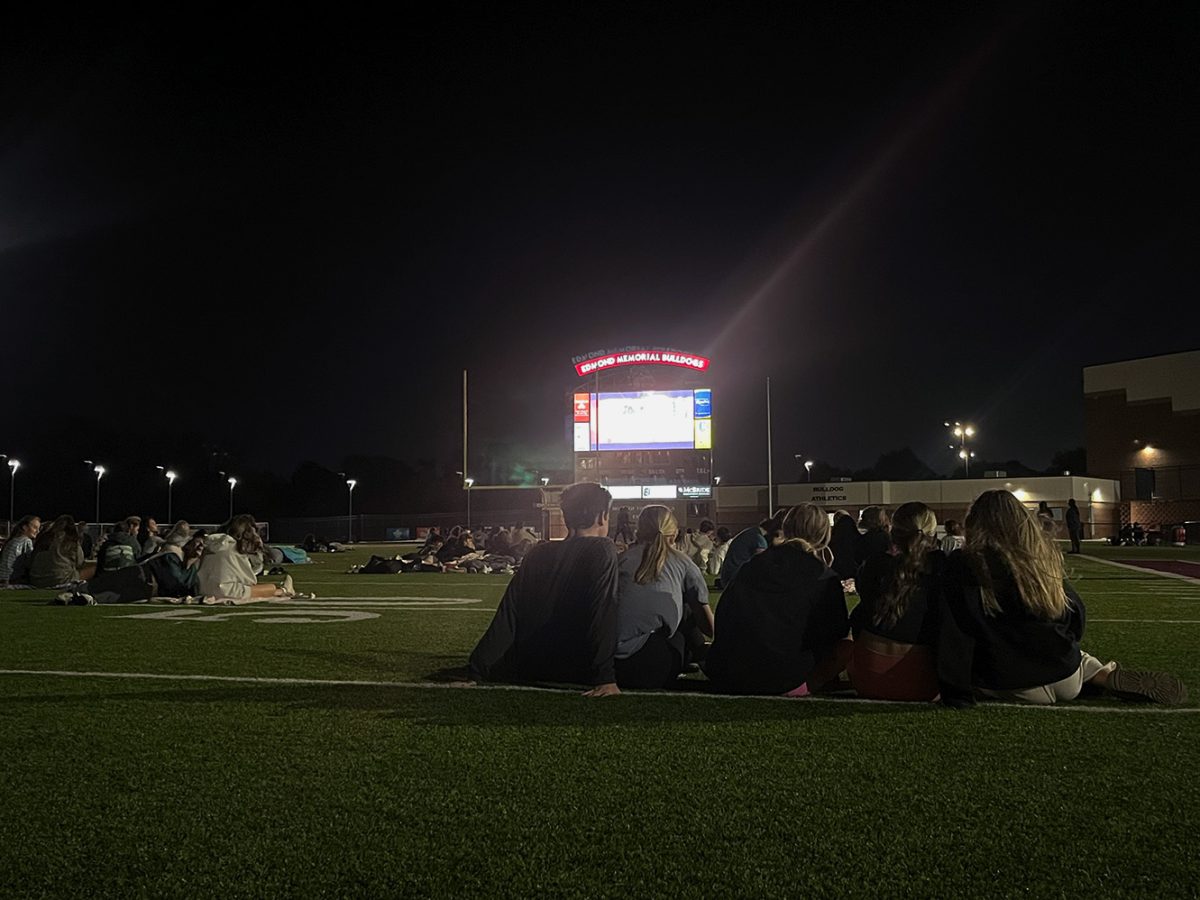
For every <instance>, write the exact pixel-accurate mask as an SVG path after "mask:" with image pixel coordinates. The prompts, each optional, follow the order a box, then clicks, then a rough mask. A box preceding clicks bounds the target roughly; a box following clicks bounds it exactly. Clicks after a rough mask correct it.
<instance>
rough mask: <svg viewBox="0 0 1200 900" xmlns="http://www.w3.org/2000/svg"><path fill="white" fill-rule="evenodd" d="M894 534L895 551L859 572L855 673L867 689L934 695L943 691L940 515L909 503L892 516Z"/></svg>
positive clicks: (898, 695)
mask: <svg viewBox="0 0 1200 900" xmlns="http://www.w3.org/2000/svg"><path fill="white" fill-rule="evenodd" d="M891 541H892V545H893V546H894V547H895V550H896V552H895V554H894V555H892V554H886V553H881V554H878V555H876V556H873V557H871V558H870V559H868V560H867V561H866V562H865V563H863V567H862V569H861V571H860V572H859V574H858V579H857V581H856V584H857V586H858V596H859V602H858V606H856V607H854V612H853V613H851V615H850V627H851V630H852V631H853V632H854V654H853V658H852V662H851V665H850V681H851V683H852V684H853V685H854V690H855V692H856V693H857V694H858V695H859V696H860V697H868V698H870V699H873V700H913V701H920V700H925V701H930V700H933V699H934V698H936V697H937V696H938V693H939V690H938V681H937V668H936V666H935V664H934V646H935V645H936V643H937V638H938V622H939V616H938V607H939V598H940V590H941V577H942V574H943V572H944V571H945V568H946V556H945V554H944V553H942V551H941V550H939V549H938V546H937V516H935V515H934V513H933V510H931V509H930V508H929V507H928V506H926V505H925V504H924V503H905V504H904V505H903V506H901V507H900V508H899V509H897V510H896V512H895V514H894V515H893V516H892V531H891Z"/></svg>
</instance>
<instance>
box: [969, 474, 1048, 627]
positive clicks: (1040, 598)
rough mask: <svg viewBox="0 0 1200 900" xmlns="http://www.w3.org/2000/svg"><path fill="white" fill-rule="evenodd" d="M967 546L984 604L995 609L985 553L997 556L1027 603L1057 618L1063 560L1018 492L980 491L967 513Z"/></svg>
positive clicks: (1035, 610)
mask: <svg viewBox="0 0 1200 900" xmlns="http://www.w3.org/2000/svg"><path fill="white" fill-rule="evenodd" d="M966 551H967V554H968V558H969V559H970V560H971V562H972V566H973V568H974V570H975V573H976V574H977V575H978V576H979V578H980V581H981V586H982V593H983V603H984V607H985V609H987V610H988V611H989V612H991V613H996V612H999V610H1000V604H999V602H998V601H997V600H996V595H995V591H994V589H993V586H992V576H991V572H990V570H989V569H988V566H987V562H988V555H989V554H990V555H992V556H994V557H997V558H999V560H1000V561H1001V562H1003V564H1004V566H1005V567H1006V568H1007V569H1008V571H1009V573H1010V574H1011V575H1012V578H1013V581H1014V582H1015V584H1016V587H1017V592H1018V594H1019V595H1020V598H1021V602H1022V604H1024V606H1025V608H1026V609H1027V610H1028V611H1029V612H1030V613H1032V614H1033V615H1034V616H1036V617H1038V618H1041V619H1047V620H1055V619H1059V618H1061V617H1062V615H1063V613H1064V612H1065V610H1066V606H1067V596H1066V592H1065V591H1064V589H1063V578H1064V577H1065V575H1064V572H1063V560H1062V553H1060V552H1059V550H1058V547H1057V546H1056V545H1055V544H1054V543H1053V541H1052V540H1051V539H1050V538H1049V537H1048V536H1047V534H1046V532H1045V531H1044V530H1043V529H1042V527H1041V525H1040V524H1039V523H1038V521H1037V517H1036V516H1035V515H1034V514H1032V513H1030V511H1029V510H1028V509H1026V508H1025V506H1024V504H1022V503H1021V501H1020V500H1018V499H1017V498H1016V497H1014V496H1013V495H1012V494H1011V493H1009V492H1008V491H1003V490H997V491H984V492H983V493H982V494H980V495H979V496H978V497H976V498H975V502H974V503H972V504H971V509H970V511H969V512H968V513H967V544H966Z"/></svg>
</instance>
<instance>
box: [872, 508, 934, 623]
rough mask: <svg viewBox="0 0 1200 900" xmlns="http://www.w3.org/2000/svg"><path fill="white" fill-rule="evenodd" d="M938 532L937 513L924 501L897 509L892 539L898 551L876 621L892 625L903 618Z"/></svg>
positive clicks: (877, 611) (880, 600)
mask: <svg viewBox="0 0 1200 900" xmlns="http://www.w3.org/2000/svg"><path fill="white" fill-rule="evenodd" d="M936 534H937V517H936V516H935V515H934V514H933V510H931V509H930V508H929V507H928V506H926V505H925V504H924V503H905V504H904V505H903V506H901V507H900V508H899V509H898V510H896V515H895V517H894V518H893V519H892V542H893V543H894V544H895V545H896V549H897V551H898V555H897V557H896V566H895V568H894V569H892V571H891V575H890V577H889V579H888V582H887V583H886V584H885V585H884V586H883V592H882V595H881V596H880V598H879V605H878V607H877V608H876V610H875V624H876V625H883V626H886V627H890V626H892V625H895V624H896V623H897V622H899V621H900V620H901V619H902V618H904V613H905V611H906V610H907V609H908V601H909V600H910V599H911V598H912V595H913V593H914V592H915V591H916V590H917V588H918V586H919V585H920V583H921V575H922V574H924V572H925V558H926V556H928V554H929V551H931V550H933V549H935V547H936V539H935V535H936Z"/></svg>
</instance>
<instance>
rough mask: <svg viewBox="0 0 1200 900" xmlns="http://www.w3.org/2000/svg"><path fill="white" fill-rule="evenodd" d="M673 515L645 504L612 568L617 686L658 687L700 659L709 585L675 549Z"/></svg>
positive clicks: (709, 621) (709, 629) (708, 629)
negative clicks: (614, 577)
mask: <svg viewBox="0 0 1200 900" xmlns="http://www.w3.org/2000/svg"><path fill="white" fill-rule="evenodd" d="M678 534H679V523H678V522H677V521H676V519H675V514H674V513H673V512H671V510H670V509H669V508H667V507H665V506H647V507H645V508H644V509H643V510H642V512H641V514H640V515H639V516H638V520H637V533H636V536H635V539H634V543H633V544H632V545H631V546H630V547H629V548H628V549H627V550H626V551H625V552H624V553H622V554H621V558H620V562H619V564H618V568H617V652H616V670H617V684H618V685H620V686H621V687H630V688H660V687H667V686H669V685H670V684H672V683H673V682H674V681H675V679H676V678H677V677H678V676H679V673H680V672H682V671H683V667H684V666H685V665H686V664H687V663H689V662H691V661H692V659H693V658H696V657H698V656H700V655H702V653H703V650H704V638H705V637H712V633H713V614H712V609H711V607H709V605H708V585H707V584H706V583H705V581H704V575H703V573H701V571H700V568H699V567H698V566H697V565H696V563H695V562H693V561H692V560H691V559H690V558H689V557H688V555H687V554H686V553H683V552H681V551H680V550H677V549H676V548H675V546H674V544H675V539H676V537H677V535H678Z"/></svg>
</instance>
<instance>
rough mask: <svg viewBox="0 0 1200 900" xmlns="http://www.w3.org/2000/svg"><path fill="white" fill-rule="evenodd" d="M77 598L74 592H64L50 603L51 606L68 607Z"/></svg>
mask: <svg viewBox="0 0 1200 900" xmlns="http://www.w3.org/2000/svg"><path fill="white" fill-rule="evenodd" d="M74 596H75V592H74V591H63V592H62V593H61V594H59V595H58V596H57V597H55V598H54V599H53V600H51V601H50V605H51V606H66V605H67V604H68V603H70V602H71V599H72V598H73V597H74Z"/></svg>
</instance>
